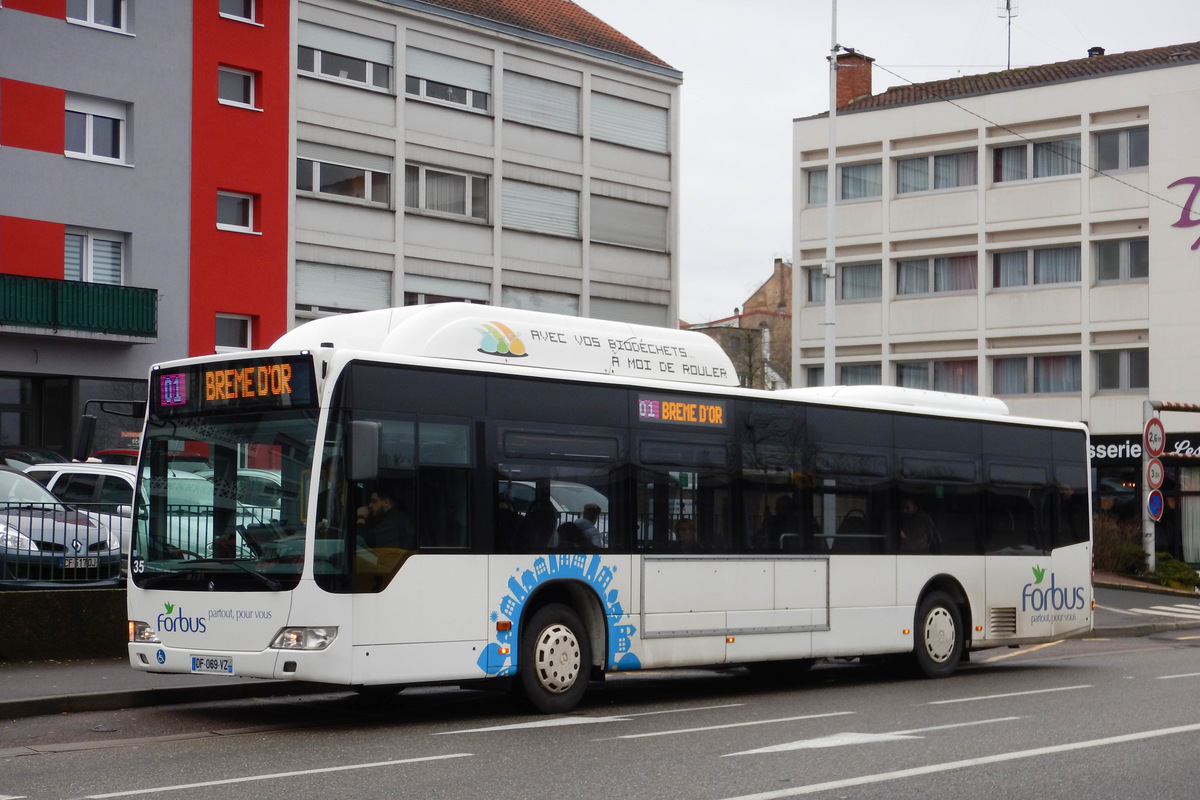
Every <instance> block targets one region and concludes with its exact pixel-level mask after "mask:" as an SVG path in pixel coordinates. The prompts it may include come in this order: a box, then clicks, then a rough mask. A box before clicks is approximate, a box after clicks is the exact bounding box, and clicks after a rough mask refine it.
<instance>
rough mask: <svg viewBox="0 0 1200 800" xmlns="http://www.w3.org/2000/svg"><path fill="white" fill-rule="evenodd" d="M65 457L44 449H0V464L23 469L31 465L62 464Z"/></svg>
mask: <svg viewBox="0 0 1200 800" xmlns="http://www.w3.org/2000/svg"><path fill="white" fill-rule="evenodd" d="M66 460H67V457H66V456H64V455H62V454H61V453H56V452H54V451H53V450H47V449H45V448H44V447H21V446H17V447H0V464H3V465H4V466H7V467H12V468H13V469H25V468H26V467H28V466H30V465H32V464H53V463H63V462H65V461H66Z"/></svg>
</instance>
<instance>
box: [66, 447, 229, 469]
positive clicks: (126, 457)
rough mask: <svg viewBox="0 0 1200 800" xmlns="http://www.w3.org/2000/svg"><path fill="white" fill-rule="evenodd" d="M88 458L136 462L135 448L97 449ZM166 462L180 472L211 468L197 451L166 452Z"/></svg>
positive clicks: (118, 462)
mask: <svg viewBox="0 0 1200 800" xmlns="http://www.w3.org/2000/svg"><path fill="white" fill-rule="evenodd" d="M88 460H89V461H92V460H95V461H99V462H101V463H103V464H129V465H136V464H137V463H138V451H137V450H97V451H96V452H94V453H92V454H91V455H90V456H88ZM167 463H168V464H170V465H171V469H177V470H179V471H180V472H200V471H201V470H206V469H211V467H210V466H209V463H208V459H207V458H205V457H204V456H202V455H199V454H197V453H185V452H183V451H179V452H175V453H168V454H167Z"/></svg>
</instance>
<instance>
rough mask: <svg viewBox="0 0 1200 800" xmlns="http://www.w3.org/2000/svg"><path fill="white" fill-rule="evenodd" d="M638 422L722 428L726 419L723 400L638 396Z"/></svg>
mask: <svg viewBox="0 0 1200 800" xmlns="http://www.w3.org/2000/svg"><path fill="white" fill-rule="evenodd" d="M637 404H638V420H639V421H640V422H672V423H682V424H685V425H703V426H705V427H709V428H723V427H725V422H726V419H727V414H726V410H725V401H724V400H713V399H711V398H707V397H706V398H689V397H670V396H666V395H645V394H643V395H638V401H637Z"/></svg>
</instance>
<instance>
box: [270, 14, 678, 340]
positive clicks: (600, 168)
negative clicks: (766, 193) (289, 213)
mask: <svg viewBox="0 0 1200 800" xmlns="http://www.w3.org/2000/svg"><path fill="white" fill-rule="evenodd" d="M297 25H298V29H297V33H296V41H297V43H298V45H299V51H298V64H297V75H298V77H297V78H296V84H295V92H294V109H295V113H294V119H295V136H294V141H295V143H296V144H295V147H296V157H297V164H298V174H297V186H296V189H297V199H296V201H295V213H294V215H293V226H294V231H293V232H294V235H293V237H292V238H293V240H294V242H295V251H294V261H295V291H294V301H295V302H294V308H295V316H296V320H295V321H297V322H298V321H302V320H303V319H306V318H311V317H313V316H320V315H323V314H327V313H334V312H341V311H350V310H366V309H371V308H383V307H387V306H398V305H409V304H413V303H421V302H427V301H434V300H438V299H457V300H470V301H474V302H483V303H491V304H494V305H504V306H509V307H516V308H530V309H538V310H544V311H553V312H558V313H565V314H573V315H580V316H591V317H598V318H604V319H620V320H626V321H630V322H639V323H645V324H652V325H665V326H674V323H675V320H676V319H678V297H677V295H678V286H679V262H678V250H679V248H678V240H679V221H678V187H679V161H678V158H677V154H678V152H679V86H680V83H681V81H682V75H681V73H680V72H679V71H677V70H675V69H673V68H672V67H670V66H668V65H666V64H665V63H664V62H662V61H661V60H660V59H658V58H656V57H655V56H653V55H652V54H651V53H649V52H648V51H646V50H644V49H643V48H641V47H640V46H638V45H637V44H636V43H634V42H632V41H630V40H629V39H628V38H626V37H624V36H622V35H621V34H620V33H618V32H617V31H615V30H613V29H612V28H610V27H608V26H607V25H605V24H604V23H603V22H601V21H600V20H598V19H596V18H595V17H593V16H591V15H590V14H588V13H587V12H586V11H584V10H583V9H581V8H580V7H578V6H576V5H574V4H571V3H548V2H546V0H522V1H521V2H512V3H507V4H498V3H495V2H482V0H432V1H431V2H420V1H419V0H386V1H385V2H374V1H372V2H363V1H362V0H301V2H300V3H299V5H298V20H297ZM363 63H365V64H367V65H368V67H367V69H366V71H365V72H364V71H362V70H361V65H362V64H363ZM364 171H365V172H366V174H367V175H368V176H370V180H371V181H372V183H371V187H370V190H369V191H358V190H357V189H356V190H355V191H353V192H347V191H344V187H345V184H344V182H342V179H341V175H342V174H343V172H345V173H346V174H350V172H353V174H355V175H358V176H361V175H362V174H363V172H364ZM401 173H403V175H404V182H403V193H401V191H400V175H401ZM393 176H394V183H395V188H394V189H389V186H388V180H389V178H391V177H393ZM377 183H378V184H379V185H376V184H377ZM347 195H353V197H347ZM398 211H399V212H402V213H397V212H398Z"/></svg>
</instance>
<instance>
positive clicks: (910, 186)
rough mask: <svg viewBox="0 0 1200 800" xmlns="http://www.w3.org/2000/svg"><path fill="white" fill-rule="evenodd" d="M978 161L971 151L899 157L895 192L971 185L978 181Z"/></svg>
mask: <svg viewBox="0 0 1200 800" xmlns="http://www.w3.org/2000/svg"><path fill="white" fill-rule="evenodd" d="M978 160H979V158H978V153H976V151H974V150H966V151H964V152H961V153H947V154H944V155H937V156H920V157H918V158H902V159H900V160H899V161H897V162H896V192H897V194H907V193H909V192H928V191H930V190H931V189H932V190H935V191H936V190H938V189H954V188H958V187H960V186H974V185H975V184H976V183H977V182H978V180H979V179H978V167H977V162H978Z"/></svg>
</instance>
